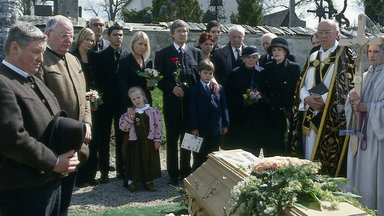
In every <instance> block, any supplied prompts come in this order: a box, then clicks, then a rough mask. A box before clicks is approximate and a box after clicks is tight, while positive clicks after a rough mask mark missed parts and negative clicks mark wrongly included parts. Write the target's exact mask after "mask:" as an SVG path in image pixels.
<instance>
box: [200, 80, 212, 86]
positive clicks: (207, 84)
mask: <svg viewBox="0 0 384 216" xmlns="http://www.w3.org/2000/svg"><path fill="white" fill-rule="evenodd" d="M200 82H201V84H202V85H203V87H204V88H205V86H208V88H209V84H210V82H209V83H205V82H204V81H203V80H201V79H200Z"/></svg>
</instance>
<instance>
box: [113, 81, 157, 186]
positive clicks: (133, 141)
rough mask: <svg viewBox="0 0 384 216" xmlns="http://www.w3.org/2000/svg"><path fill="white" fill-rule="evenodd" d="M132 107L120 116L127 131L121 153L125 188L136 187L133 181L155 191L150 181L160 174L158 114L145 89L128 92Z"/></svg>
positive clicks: (133, 88) (121, 127)
mask: <svg viewBox="0 0 384 216" xmlns="http://www.w3.org/2000/svg"><path fill="white" fill-rule="evenodd" d="M128 96H129V98H130V99H131V102H132V104H133V107H129V108H128V109H127V112H126V113H124V114H123V115H122V116H121V118H120V122H119V125H120V130H122V131H124V132H126V133H127V134H126V135H125V136H124V141H123V144H122V155H123V160H124V163H125V166H126V177H125V180H124V187H126V188H127V189H128V190H129V191H131V192H134V191H135V190H136V185H135V183H139V182H144V188H145V189H147V190H149V191H155V190H156V188H155V186H154V184H153V182H152V181H153V180H154V179H156V178H160V177H161V170H160V155H159V147H160V142H161V135H162V133H161V127H162V125H161V114H160V112H159V111H158V110H157V109H155V108H153V107H151V106H150V105H149V104H148V101H147V98H146V96H145V93H144V91H143V90H142V89H141V88H140V87H132V88H130V89H129V91H128Z"/></svg>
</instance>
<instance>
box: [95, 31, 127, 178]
mask: <svg viewBox="0 0 384 216" xmlns="http://www.w3.org/2000/svg"><path fill="white" fill-rule="evenodd" d="M108 39H109V41H110V44H109V47H108V48H106V49H104V50H102V51H99V52H96V53H94V55H92V57H91V58H90V65H91V66H90V67H91V70H92V71H93V73H94V75H95V83H96V86H97V88H98V91H99V92H100V93H102V94H103V102H104V104H102V105H100V106H99V108H98V110H97V111H96V113H95V121H96V125H95V133H96V134H95V140H96V142H97V144H96V145H97V149H98V153H99V168H100V172H101V178H100V183H108V182H109V178H108V173H109V141H110V136H111V124H112V120H114V121H113V123H114V125H113V126H114V130H115V137H116V139H115V143H116V171H117V175H118V177H120V178H123V175H124V171H123V161H122V155H121V143H122V139H123V134H122V132H121V130H120V129H119V119H120V116H121V115H122V114H123V110H122V105H121V95H120V90H119V83H118V76H117V70H118V67H119V61H120V59H124V58H126V56H128V55H129V52H128V51H127V50H124V49H123V48H122V47H121V44H122V43H123V27H122V26H120V25H117V24H115V25H112V26H110V27H109V28H108ZM90 160H92V161H93V162H91V163H93V164H94V166H93V167H94V172H93V177H94V176H95V175H96V165H97V159H96V160H94V159H93V158H90Z"/></svg>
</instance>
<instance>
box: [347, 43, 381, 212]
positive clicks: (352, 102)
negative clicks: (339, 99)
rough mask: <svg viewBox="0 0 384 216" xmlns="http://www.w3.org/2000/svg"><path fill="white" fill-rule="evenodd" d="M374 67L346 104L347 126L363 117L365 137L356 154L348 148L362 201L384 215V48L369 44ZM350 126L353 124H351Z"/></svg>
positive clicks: (353, 183)
mask: <svg viewBox="0 0 384 216" xmlns="http://www.w3.org/2000/svg"><path fill="white" fill-rule="evenodd" d="M367 56H368V60H369V61H370V64H371V66H370V67H369V69H368V72H365V73H364V75H363V85H362V95H361V97H359V96H358V94H357V93H356V92H354V89H353V90H352V91H351V93H350V94H349V97H348V99H347V101H346V104H345V115H346V119H347V126H354V125H356V124H355V123H356V116H357V115H360V116H361V121H362V124H361V125H362V127H361V128H362V130H361V132H362V133H363V134H364V135H365V138H363V139H361V140H359V145H358V150H357V154H356V155H354V154H353V151H352V148H351V145H350V146H349V149H348V168H347V177H348V179H349V183H350V185H351V186H352V187H354V188H355V189H357V191H358V193H359V195H361V196H362V198H361V200H360V201H361V203H362V204H363V205H366V206H368V208H370V209H377V210H378V214H377V215H378V216H383V215H384V64H383V63H384V47H383V46H382V45H369V46H368V50H367ZM349 129H350V127H349Z"/></svg>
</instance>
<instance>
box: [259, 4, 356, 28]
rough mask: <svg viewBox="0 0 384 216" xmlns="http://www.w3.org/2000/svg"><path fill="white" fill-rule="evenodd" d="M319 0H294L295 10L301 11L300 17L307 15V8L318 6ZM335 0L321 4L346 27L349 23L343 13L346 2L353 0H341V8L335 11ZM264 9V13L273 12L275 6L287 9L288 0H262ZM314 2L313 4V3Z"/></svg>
mask: <svg viewBox="0 0 384 216" xmlns="http://www.w3.org/2000/svg"><path fill="white" fill-rule="evenodd" d="M320 1H322V0H315V1H313V0H296V2H295V6H296V7H297V10H296V11H301V13H300V17H305V16H307V15H308V12H307V9H314V7H315V6H316V7H319V6H320ZM335 2H336V0H323V6H325V7H326V9H327V11H333V17H334V18H335V19H336V21H337V22H338V23H339V25H346V26H347V27H348V26H349V25H350V22H349V20H348V19H347V17H345V15H344V13H345V10H346V9H347V6H348V4H351V2H353V0H349V1H348V0H343V8H342V9H341V10H340V11H337V10H336V8H335V4H334V3H335ZM263 3H264V8H263V9H264V11H265V13H266V14H268V13H271V12H275V11H276V9H277V8H281V9H288V8H289V1H286V0H275V1H269V0H264V2H263ZM314 4H315V5H314Z"/></svg>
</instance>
